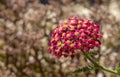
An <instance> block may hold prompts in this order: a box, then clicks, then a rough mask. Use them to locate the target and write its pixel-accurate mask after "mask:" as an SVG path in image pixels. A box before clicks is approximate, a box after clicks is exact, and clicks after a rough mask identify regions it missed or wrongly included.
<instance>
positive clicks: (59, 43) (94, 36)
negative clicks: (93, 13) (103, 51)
mask: <svg viewBox="0 0 120 77" xmlns="http://www.w3.org/2000/svg"><path fill="white" fill-rule="evenodd" d="M100 38H102V34H101V33H100V27H99V25H97V24H95V23H93V22H92V21H91V20H84V19H79V18H76V17H75V18H69V19H68V20H67V21H65V22H63V23H62V24H59V25H58V26H57V28H56V29H55V30H54V31H53V33H52V36H51V41H50V47H49V51H50V53H53V54H55V55H56V56H57V57H61V56H64V57H67V56H71V57H73V56H74V54H75V51H76V50H78V49H79V50H81V51H82V52H89V50H90V49H93V48H94V47H98V48H99V47H100V44H101V43H100V41H99V40H100Z"/></svg>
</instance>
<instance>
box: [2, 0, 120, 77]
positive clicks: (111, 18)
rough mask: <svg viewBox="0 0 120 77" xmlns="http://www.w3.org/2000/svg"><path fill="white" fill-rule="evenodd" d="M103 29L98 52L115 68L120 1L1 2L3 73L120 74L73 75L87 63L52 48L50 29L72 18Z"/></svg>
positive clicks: (12, 76) (15, 76)
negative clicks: (53, 52) (59, 53)
mask: <svg viewBox="0 0 120 77" xmlns="http://www.w3.org/2000/svg"><path fill="white" fill-rule="evenodd" d="M74 16H76V17H79V18H84V19H91V20H93V21H94V22H96V23H98V24H100V25H101V27H102V33H103V39H102V40H101V42H102V46H101V48H100V50H99V53H100V54H99V55H98V56H96V57H95V59H96V60H97V61H99V62H100V64H101V65H103V66H106V67H108V68H110V69H115V66H116V65H117V63H118V62H120V56H119V55H120V0H0V77H120V76H117V75H114V74H111V73H108V72H104V71H101V70H98V69H97V70H93V71H90V72H84V73H78V74H75V73H71V72H72V71H73V70H75V69H76V68H79V67H83V66H85V65H87V62H86V60H85V58H84V57H83V56H82V55H81V54H77V55H76V56H75V58H74V59H73V60H72V59H70V58H56V57H55V56H54V55H51V54H49V52H48V43H49V40H50V35H51V32H52V31H53V30H54V28H55V27H56V26H57V24H59V23H61V22H62V21H63V20H65V19H67V18H69V17H74Z"/></svg>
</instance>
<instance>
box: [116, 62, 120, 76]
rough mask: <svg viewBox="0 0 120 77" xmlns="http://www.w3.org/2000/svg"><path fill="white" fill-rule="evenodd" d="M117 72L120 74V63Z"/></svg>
mask: <svg viewBox="0 0 120 77" xmlns="http://www.w3.org/2000/svg"><path fill="white" fill-rule="evenodd" d="M116 71H117V73H119V74H120V62H119V63H118V65H117V67H116Z"/></svg>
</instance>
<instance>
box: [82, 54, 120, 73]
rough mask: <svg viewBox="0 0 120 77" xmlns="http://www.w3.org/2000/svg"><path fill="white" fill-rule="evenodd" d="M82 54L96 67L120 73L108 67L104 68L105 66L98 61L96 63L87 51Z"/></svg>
mask: <svg viewBox="0 0 120 77" xmlns="http://www.w3.org/2000/svg"><path fill="white" fill-rule="evenodd" d="M83 55H84V56H85V57H86V58H87V59H88V60H90V62H91V63H93V64H94V66H95V67H97V68H99V69H102V70H104V71H107V72H110V73H113V74H118V75H120V73H117V72H116V71H114V70H110V69H108V68H105V67H103V66H101V65H100V64H99V63H97V62H96V61H94V60H93V59H92V58H91V57H90V56H89V55H88V54H87V53H83Z"/></svg>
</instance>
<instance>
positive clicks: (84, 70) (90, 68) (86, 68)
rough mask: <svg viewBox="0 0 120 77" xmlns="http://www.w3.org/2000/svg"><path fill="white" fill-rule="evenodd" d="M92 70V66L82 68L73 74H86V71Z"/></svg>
mask: <svg viewBox="0 0 120 77" xmlns="http://www.w3.org/2000/svg"><path fill="white" fill-rule="evenodd" d="M94 68H95V67H94V66H86V67H82V68H79V69H77V70H75V71H74V73H81V72H86V71H90V70H93V69H94Z"/></svg>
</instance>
